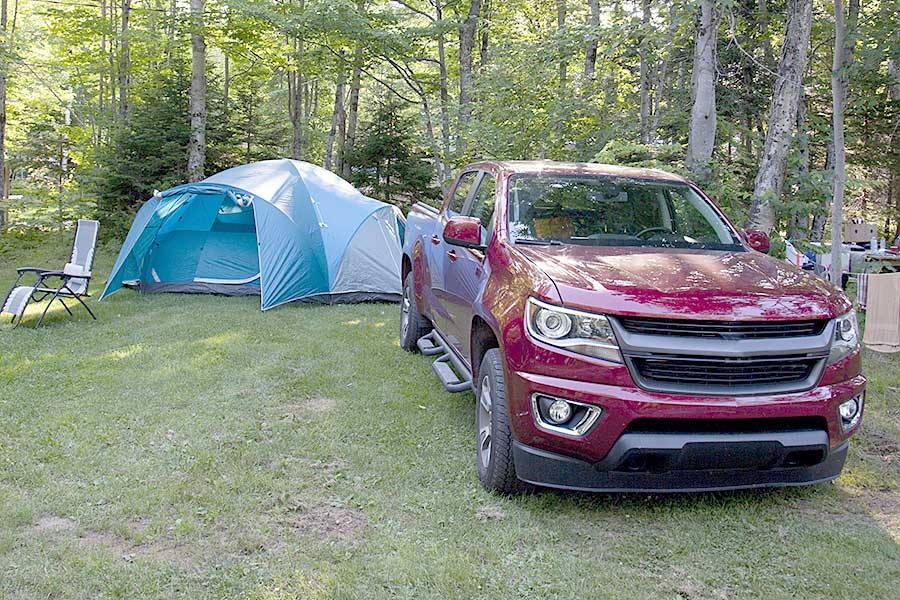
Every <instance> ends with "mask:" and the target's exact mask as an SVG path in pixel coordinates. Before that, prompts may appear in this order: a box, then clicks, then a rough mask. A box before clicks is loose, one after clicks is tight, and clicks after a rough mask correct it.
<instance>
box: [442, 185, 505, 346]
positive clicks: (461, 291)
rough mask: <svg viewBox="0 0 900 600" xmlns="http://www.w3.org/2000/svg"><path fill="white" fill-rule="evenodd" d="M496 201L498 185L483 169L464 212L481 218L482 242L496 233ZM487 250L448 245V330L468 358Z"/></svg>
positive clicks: (446, 268) (451, 340)
mask: <svg viewBox="0 0 900 600" xmlns="http://www.w3.org/2000/svg"><path fill="white" fill-rule="evenodd" d="M495 202H496V185H495V182H494V177H493V175H491V174H490V173H482V174H481V177H480V178H479V181H478V182H476V186H475V192H474V193H473V194H471V199H470V201H469V202H468V203H467V204H466V206H465V208H464V210H463V214H464V215H466V216H469V217H475V218H477V219H479V220H480V221H481V243H482V244H487V243H488V241H490V237H489V236H490V235H491V234H493V230H494V228H493V218H494V204H495ZM485 267H486V266H485V264H484V252H482V251H480V250H474V249H469V248H459V247H454V246H447V251H446V252H445V253H444V281H445V282H446V283H445V286H444V288H445V290H446V296H445V300H444V303H445V306H446V308H447V312H448V313H449V314H450V315H451V320H450V321H451V322H450V325H449V328H448V330H447V338H448V341H449V342H450V343H451V344H453V345H454V347H455V348H456V350H457V352H459V354H461V355H462V356H463V357H464V358H465V359H466V360H467V361H470V362H471V359H470V357H469V350H470V348H469V338H470V335H471V328H472V317H473V316H474V312H473V310H472V305H473V304H474V302H475V299H476V298H477V296H478V294H479V293H480V292H481V288H482V287H483V282H484V280H485V277H486V274H485V273H484V269H485Z"/></svg>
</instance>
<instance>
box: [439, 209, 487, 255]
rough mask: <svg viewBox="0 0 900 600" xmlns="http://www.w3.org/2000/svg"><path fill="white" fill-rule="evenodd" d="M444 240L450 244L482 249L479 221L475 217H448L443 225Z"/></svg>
mask: <svg viewBox="0 0 900 600" xmlns="http://www.w3.org/2000/svg"><path fill="white" fill-rule="evenodd" d="M444 241H445V242H447V243H448V244H450V245H451V246H461V247H463V248H472V249H475V250H484V244H482V243H481V221H479V220H478V219H476V218H475V217H462V216H456V217H450V219H449V220H448V221H447V224H446V225H444Z"/></svg>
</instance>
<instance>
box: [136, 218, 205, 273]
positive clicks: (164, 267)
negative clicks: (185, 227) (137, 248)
mask: <svg viewBox="0 0 900 600" xmlns="http://www.w3.org/2000/svg"><path fill="white" fill-rule="evenodd" d="M208 235H209V234H208V233H207V232H201V231H173V232H171V233H169V234H167V235H158V236H157V237H156V240H155V241H154V243H153V247H152V248H151V249H150V251H149V254H148V256H147V259H146V260H145V261H144V268H143V271H142V273H141V281H143V282H147V283H151V282H153V283H159V282H170V283H188V282H192V281H193V280H194V277H196V273H197V264H198V263H199V262H200V255H201V253H202V252H203V246H204V244H206V238H207V236H208Z"/></svg>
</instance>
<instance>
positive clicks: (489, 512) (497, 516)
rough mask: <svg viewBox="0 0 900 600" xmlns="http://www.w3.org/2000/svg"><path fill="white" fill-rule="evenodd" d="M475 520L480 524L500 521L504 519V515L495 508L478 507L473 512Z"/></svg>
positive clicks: (500, 509) (501, 510)
mask: <svg viewBox="0 0 900 600" xmlns="http://www.w3.org/2000/svg"><path fill="white" fill-rule="evenodd" d="M475 518H476V519H478V520H479V521H482V522H485V521H502V520H503V519H505V518H506V513H505V512H503V509H502V508H499V507H496V506H479V507H478V509H477V510H476V511H475Z"/></svg>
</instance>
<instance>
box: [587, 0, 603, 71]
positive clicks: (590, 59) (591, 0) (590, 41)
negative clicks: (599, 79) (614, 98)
mask: <svg viewBox="0 0 900 600" xmlns="http://www.w3.org/2000/svg"><path fill="white" fill-rule="evenodd" d="M587 3H588V6H590V7H591V17H590V20H589V21H588V38H587V48H586V49H585V51H584V81H585V84H587V83H588V82H590V81H591V80H592V79H594V72H595V71H596V69H597V34H598V30H599V29H600V0H587Z"/></svg>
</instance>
